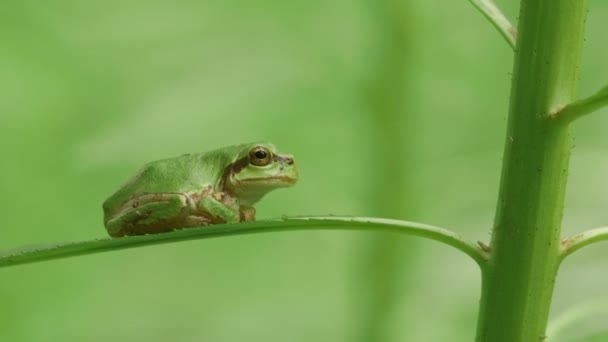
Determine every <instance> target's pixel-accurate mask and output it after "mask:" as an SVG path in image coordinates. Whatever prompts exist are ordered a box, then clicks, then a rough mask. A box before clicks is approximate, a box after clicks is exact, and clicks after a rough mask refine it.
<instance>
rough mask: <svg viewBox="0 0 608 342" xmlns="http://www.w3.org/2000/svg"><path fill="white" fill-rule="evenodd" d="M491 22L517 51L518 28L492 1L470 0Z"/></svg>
mask: <svg viewBox="0 0 608 342" xmlns="http://www.w3.org/2000/svg"><path fill="white" fill-rule="evenodd" d="M469 1H470V2H471V3H472V4H473V6H475V8H477V9H478V10H479V12H481V14H483V15H484V16H485V17H486V19H488V20H489V21H490V23H491V24H492V25H494V28H496V30H497V31H498V33H500V35H501V36H502V37H503V38H504V39H505V41H506V42H507V43H509V45H511V48H513V49H515V44H516V41H517V28H516V27H515V26H513V24H511V22H510V21H509V19H507V17H506V16H505V15H504V14H503V13H502V11H501V10H500V9H499V8H498V6H496V4H495V3H494V2H493V1H492V0H469Z"/></svg>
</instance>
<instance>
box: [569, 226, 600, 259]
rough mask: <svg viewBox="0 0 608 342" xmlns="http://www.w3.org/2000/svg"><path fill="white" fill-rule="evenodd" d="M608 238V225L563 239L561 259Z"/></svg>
mask: <svg viewBox="0 0 608 342" xmlns="http://www.w3.org/2000/svg"><path fill="white" fill-rule="evenodd" d="M607 240H608V227H602V228H595V229H591V230H588V231H586V232H582V233H580V234H577V235H575V236H573V237H570V238H567V239H564V240H563V241H562V252H561V255H560V258H561V259H560V260H563V259H565V258H566V257H567V256H568V255H570V254H572V253H574V252H576V251H578V250H579V249H581V248H583V247H585V246H588V245H591V244H593V243H596V242H600V241H607Z"/></svg>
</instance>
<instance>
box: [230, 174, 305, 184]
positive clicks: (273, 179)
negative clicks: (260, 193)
mask: <svg viewBox="0 0 608 342" xmlns="http://www.w3.org/2000/svg"><path fill="white" fill-rule="evenodd" d="M297 181H298V180H297V178H293V177H288V176H275V177H273V176H269V177H260V178H248V179H243V180H241V183H245V184H247V183H257V182H264V183H271V184H272V183H279V184H286V185H293V184H296V182H297Z"/></svg>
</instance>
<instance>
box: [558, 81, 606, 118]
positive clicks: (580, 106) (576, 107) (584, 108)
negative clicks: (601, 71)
mask: <svg viewBox="0 0 608 342" xmlns="http://www.w3.org/2000/svg"><path fill="white" fill-rule="evenodd" d="M605 106H608V86H605V87H604V88H602V89H600V90H599V91H598V92H597V93H595V94H593V95H591V96H589V97H587V98H584V99H581V100H578V101H576V102H574V103H571V104H569V105H567V106H566V107H564V108H563V109H562V110H560V111H558V112H556V113H555V114H554V115H553V117H554V118H555V119H557V120H563V121H565V122H567V123H569V122H572V121H574V120H576V119H578V118H580V117H583V116H585V115H587V114H591V113H593V112H594V111H596V110H598V109H600V108H602V107H605Z"/></svg>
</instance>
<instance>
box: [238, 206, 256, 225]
mask: <svg viewBox="0 0 608 342" xmlns="http://www.w3.org/2000/svg"><path fill="white" fill-rule="evenodd" d="M239 210H240V213H241V221H247V222H248V221H255V208H254V207H246V206H241V207H240V209H239Z"/></svg>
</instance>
